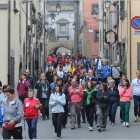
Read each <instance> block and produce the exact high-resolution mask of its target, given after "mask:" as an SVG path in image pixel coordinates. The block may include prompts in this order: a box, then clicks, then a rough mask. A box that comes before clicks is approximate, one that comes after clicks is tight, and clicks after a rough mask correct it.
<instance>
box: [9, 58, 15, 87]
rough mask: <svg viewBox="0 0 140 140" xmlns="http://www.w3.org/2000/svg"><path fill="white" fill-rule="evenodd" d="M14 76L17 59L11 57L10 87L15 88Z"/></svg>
mask: <svg viewBox="0 0 140 140" xmlns="http://www.w3.org/2000/svg"><path fill="white" fill-rule="evenodd" d="M14 76H15V59H14V57H10V85H11V86H13V87H14V86H15V84H14Z"/></svg>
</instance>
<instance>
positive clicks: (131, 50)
mask: <svg viewBox="0 0 140 140" xmlns="http://www.w3.org/2000/svg"><path fill="white" fill-rule="evenodd" d="M129 15H130V17H129V18H130V20H131V1H129ZM130 20H129V21H130ZM129 27H130V29H129V30H130V38H129V40H130V44H129V45H130V46H129V47H130V54H129V55H130V81H131V80H132V54H131V51H132V50H131V44H132V40H131V34H132V30H131V26H129Z"/></svg>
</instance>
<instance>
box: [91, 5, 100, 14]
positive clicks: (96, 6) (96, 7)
mask: <svg viewBox="0 0 140 140" xmlns="http://www.w3.org/2000/svg"><path fill="white" fill-rule="evenodd" d="M91 13H92V14H95V13H96V14H98V13H99V7H98V4H93V5H92V8H91Z"/></svg>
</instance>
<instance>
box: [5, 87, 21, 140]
mask: <svg viewBox="0 0 140 140" xmlns="http://www.w3.org/2000/svg"><path fill="white" fill-rule="evenodd" d="M5 94H6V96H7V100H6V101H5V102H3V103H2V108H3V132H2V136H3V139H4V140H6V139H10V138H11V136H13V138H14V139H22V123H21V120H22V117H23V109H22V102H21V101H20V100H19V99H17V98H16V97H15V93H14V89H13V88H12V87H10V86H9V87H7V88H6V89H5Z"/></svg>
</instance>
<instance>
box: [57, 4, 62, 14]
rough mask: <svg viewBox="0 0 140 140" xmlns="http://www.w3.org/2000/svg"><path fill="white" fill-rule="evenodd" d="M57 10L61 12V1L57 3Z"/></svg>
mask: <svg viewBox="0 0 140 140" xmlns="http://www.w3.org/2000/svg"><path fill="white" fill-rule="evenodd" d="M56 12H57V13H60V12H61V6H60V4H59V3H57V5H56Z"/></svg>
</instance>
